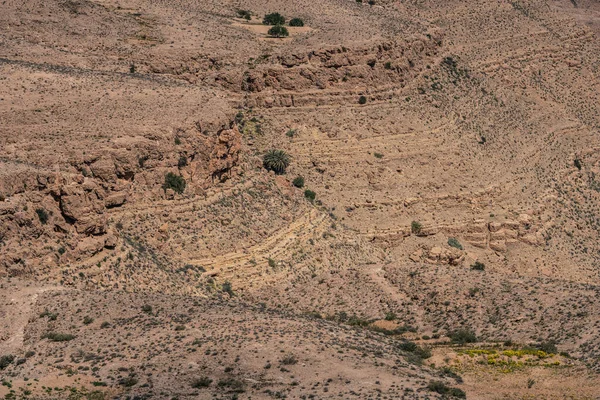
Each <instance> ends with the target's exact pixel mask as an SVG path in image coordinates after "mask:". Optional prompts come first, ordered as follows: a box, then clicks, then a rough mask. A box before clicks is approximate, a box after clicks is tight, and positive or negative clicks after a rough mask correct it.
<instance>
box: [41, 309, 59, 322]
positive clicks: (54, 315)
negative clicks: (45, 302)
mask: <svg viewBox="0 0 600 400" xmlns="http://www.w3.org/2000/svg"><path fill="white" fill-rule="evenodd" d="M44 317H48V319H49V320H50V321H56V318H58V313H52V312H50V311H48V309H45V310H44V312H43V313H41V314H40V318H44Z"/></svg>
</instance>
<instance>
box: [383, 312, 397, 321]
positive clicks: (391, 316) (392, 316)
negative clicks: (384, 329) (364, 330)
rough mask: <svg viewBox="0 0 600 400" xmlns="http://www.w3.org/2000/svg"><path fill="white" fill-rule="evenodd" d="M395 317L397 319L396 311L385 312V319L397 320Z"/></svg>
mask: <svg viewBox="0 0 600 400" xmlns="http://www.w3.org/2000/svg"><path fill="white" fill-rule="evenodd" d="M395 319H396V313H394V312H392V311H390V312H387V313H386V314H385V320H386V321H393V320H395Z"/></svg>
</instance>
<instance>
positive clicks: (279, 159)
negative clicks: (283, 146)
mask: <svg viewBox="0 0 600 400" xmlns="http://www.w3.org/2000/svg"><path fill="white" fill-rule="evenodd" d="M289 165H290V156H289V155H288V154H287V153H286V152H285V151H283V150H269V151H267V153H266V154H265V155H264V156H263V166H264V167H265V168H266V169H267V170H269V171H274V172H275V173H276V174H278V175H281V174H285V170H286V168H287V167H288V166H289Z"/></svg>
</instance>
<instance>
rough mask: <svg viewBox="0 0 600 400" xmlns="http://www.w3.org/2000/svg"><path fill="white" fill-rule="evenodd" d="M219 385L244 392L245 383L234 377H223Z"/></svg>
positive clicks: (233, 390)
mask: <svg viewBox="0 0 600 400" xmlns="http://www.w3.org/2000/svg"><path fill="white" fill-rule="evenodd" d="M217 386H219V387H220V388H228V389H229V390H230V391H232V392H237V393H243V392H244V383H243V382H242V381H238V380H237V379H233V378H227V379H221V380H219V382H217Z"/></svg>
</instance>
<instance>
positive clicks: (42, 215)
mask: <svg viewBox="0 0 600 400" xmlns="http://www.w3.org/2000/svg"><path fill="white" fill-rule="evenodd" d="M35 213H36V214H37V216H38V218H39V220H40V222H41V223H42V225H46V223H48V218H49V216H48V212H47V211H46V210H44V209H43V208H38V209H37V210H35Z"/></svg>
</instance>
